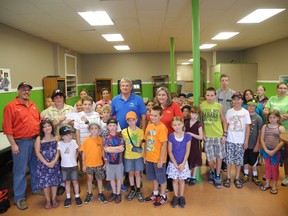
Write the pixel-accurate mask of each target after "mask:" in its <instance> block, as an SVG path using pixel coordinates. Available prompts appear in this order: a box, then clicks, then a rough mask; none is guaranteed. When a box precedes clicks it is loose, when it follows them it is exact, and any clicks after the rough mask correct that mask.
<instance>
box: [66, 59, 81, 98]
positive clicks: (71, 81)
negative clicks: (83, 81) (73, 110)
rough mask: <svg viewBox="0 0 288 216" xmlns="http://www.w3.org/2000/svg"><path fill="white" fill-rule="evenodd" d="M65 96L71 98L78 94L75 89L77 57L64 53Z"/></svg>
mask: <svg viewBox="0 0 288 216" xmlns="http://www.w3.org/2000/svg"><path fill="white" fill-rule="evenodd" d="M65 77H66V91H65V92H66V96H67V98H72V97H76V96H78V91H77V57H76V56H73V55H69V54H65Z"/></svg>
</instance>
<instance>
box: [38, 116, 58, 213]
mask: <svg viewBox="0 0 288 216" xmlns="http://www.w3.org/2000/svg"><path fill="white" fill-rule="evenodd" d="M35 153H36V156H37V177H38V188H39V189H43V191H44V195H45V199H46V203H45V209H51V208H57V207H58V205H59V204H58V202H57V200H56V195H57V186H58V185H60V183H61V180H62V176H61V170H60V161H59V153H58V151H57V141H56V139H55V135H54V130H53V125H52V122H51V121H50V120H49V119H44V120H42V121H41V122H40V136H38V137H37V139H36V141H35Z"/></svg>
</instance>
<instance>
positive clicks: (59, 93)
mask: <svg viewBox="0 0 288 216" xmlns="http://www.w3.org/2000/svg"><path fill="white" fill-rule="evenodd" d="M57 95H62V96H63V97H64V93H63V92H62V91H61V90H60V89H56V90H54V91H53V93H52V96H51V98H52V100H53V99H54V97H56V96H57Z"/></svg>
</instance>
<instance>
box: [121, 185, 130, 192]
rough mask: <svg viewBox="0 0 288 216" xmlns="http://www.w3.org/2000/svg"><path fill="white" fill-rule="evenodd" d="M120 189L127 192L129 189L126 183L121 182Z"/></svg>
mask: <svg viewBox="0 0 288 216" xmlns="http://www.w3.org/2000/svg"><path fill="white" fill-rule="evenodd" d="M120 190H121V191H122V192H127V191H128V188H127V187H126V186H125V185H123V184H121V188H120Z"/></svg>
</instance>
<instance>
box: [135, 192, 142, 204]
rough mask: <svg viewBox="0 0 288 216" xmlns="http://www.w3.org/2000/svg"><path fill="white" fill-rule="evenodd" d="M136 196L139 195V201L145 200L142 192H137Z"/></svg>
mask: <svg viewBox="0 0 288 216" xmlns="http://www.w3.org/2000/svg"><path fill="white" fill-rule="evenodd" d="M136 197H137V199H138V201H139V202H143V201H144V197H143V194H142V193H141V192H136Z"/></svg>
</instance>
